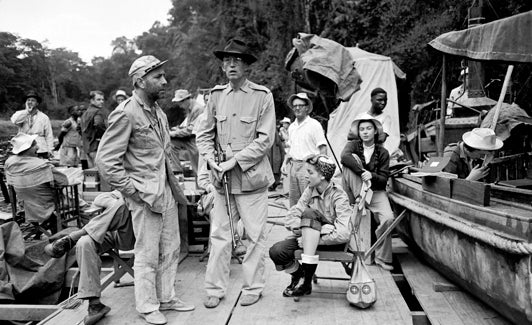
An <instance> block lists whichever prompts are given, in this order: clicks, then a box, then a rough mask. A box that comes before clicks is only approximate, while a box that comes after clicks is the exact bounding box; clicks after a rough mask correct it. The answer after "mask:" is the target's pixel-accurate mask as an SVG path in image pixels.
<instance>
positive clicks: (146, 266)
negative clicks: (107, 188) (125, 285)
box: [96, 55, 194, 324]
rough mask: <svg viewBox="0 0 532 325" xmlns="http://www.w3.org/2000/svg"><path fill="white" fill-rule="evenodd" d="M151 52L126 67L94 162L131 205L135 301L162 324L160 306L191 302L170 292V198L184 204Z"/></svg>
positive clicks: (173, 260) (175, 236)
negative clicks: (122, 89) (128, 91)
mask: <svg viewBox="0 0 532 325" xmlns="http://www.w3.org/2000/svg"><path fill="white" fill-rule="evenodd" d="M164 63H166V61H160V60H158V59H157V58H155V57H154V56H151V55H147V56H142V57H140V58H138V59H136V60H135V61H134V62H133V64H132V65H131V68H130V69H129V76H130V77H131V80H132V82H133V86H134V88H135V90H134V91H133V95H132V96H131V97H129V98H128V99H126V100H125V101H123V102H122V103H121V104H120V105H119V106H118V107H117V108H116V109H115V110H114V111H113V112H112V113H111V115H110V116H109V127H108V128H107V130H106V131H105V134H104V135H103V137H102V140H101V142H100V146H99V148H98V154H97V159H96V161H97V166H98V170H99V171H100V173H101V175H102V177H103V178H104V179H105V180H106V181H107V182H108V183H109V184H110V185H111V186H112V187H114V188H115V189H117V190H119V191H120V192H121V193H122V194H123V196H124V199H125V201H126V204H127V206H128V208H129V210H131V218H132V222H133V232H134V234H135V237H136V242H135V249H134V251H135V264H134V268H135V302H136V308H137V311H138V312H139V313H140V315H141V316H142V317H143V318H144V319H145V320H146V321H147V322H148V323H149V324H165V323H166V317H165V316H164V315H163V314H162V313H161V312H160V311H163V310H177V311H189V310H193V309H194V306H193V305H190V304H187V303H185V302H183V301H181V300H180V299H179V298H177V297H176V293H175V289H174V288H175V281H176V273H177V264H178V261H179V247H180V238H179V223H178V221H179V220H178V210H177V206H176V201H177V202H179V203H181V204H186V203H187V201H186V198H185V196H184V195H183V191H182V190H181V188H180V187H179V184H178V183H177V182H176V180H175V177H174V176H173V174H172V169H171V167H170V166H171V163H170V160H171V158H170V153H171V144H170V134H169V132H170V130H169V127H168V120H167V119H166V115H165V114H164V113H163V111H162V110H161V108H160V107H159V105H158V104H157V102H156V101H157V99H158V98H159V94H160V92H161V91H162V90H163V89H164V88H165V86H166V78H165V73H164V69H163V64H164Z"/></svg>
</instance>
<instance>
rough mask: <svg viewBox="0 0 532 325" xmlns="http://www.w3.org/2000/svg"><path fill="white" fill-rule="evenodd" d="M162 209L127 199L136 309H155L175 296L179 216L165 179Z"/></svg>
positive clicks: (148, 310)
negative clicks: (130, 220)
mask: <svg viewBox="0 0 532 325" xmlns="http://www.w3.org/2000/svg"><path fill="white" fill-rule="evenodd" d="M161 199H162V200H164V204H165V205H164V206H165V207H166V208H165V211H163V213H155V212H153V211H151V210H150V209H149V208H148V207H147V205H143V206H140V205H138V204H135V203H132V202H131V200H130V199H127V200H128V205H129V207H130V209H131V217H132V221H133V231H134V232H135V237H136V242H135V263H134V266H133V267H134V270H135V303H136V307H137V311H138V312H139V313H150V312H152V311H155V310H158V309H159V306H160V304H161V303H165V302H170V301H171V300H173V299H175V281H176V276H177V265H178V263H179V248H180V246H179V245H180V243H181V240H180V236H179V216H178V212H177V211H178V210H177V205H176V203H175V200H174V198H173V196H172V192H171V190H170V186H169V185H168V183H167V184H166V186H165V191H164V194H163V197H162V198H161Z"/></svg>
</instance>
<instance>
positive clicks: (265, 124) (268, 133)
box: [235, 92, 276, 172]
mask: <svg viewBox="0 0 532 325" xmlns="http://www.w3.org/2000/svg"><path fill="white" fill-rule="evenodd" d="M275 123H276V122H275V106H274V103H273V96H272V94H271V93H270V92H268V94H267V95H266V96H265V98H264V103H263V105H262V108H261V113H260V116H259V120H258V121H257V127H256V134H257V137H256V138H255V139H254V140H253V141H252V142H251V143H250V144H249V145H248V146H246V147H245V148H244V149H243V150H241V151H240V152H238V153H236V154H235V159H236V161H237V162H238V164H239V165H240V168H241V169H242V171H244V172H245V171H247V170H248V169H250V168H251V167H253V166H255V165H256V164H257V163H258V162H260V161H261V160H262V159H263V158H264V156H265V155H266V154H267V153H268V151H269V150H270V148H271V147H272V144H273V141H274V139H275Z"/></svg>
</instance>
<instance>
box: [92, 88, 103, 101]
mask: <svg viewBox="0 0 532 325" xmlns="http://www.w3.org/2000/svg"><path fill="white" fill-rule="evenodd" d="M96 95H101V96H105V95H104V94H103V91H101V90H91V92H90V93H89V98H90V99H94V98H96Z"/></svg>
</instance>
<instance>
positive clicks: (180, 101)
mask: <svg viewBox="0 0 532 325" xmlns="http://www.w3.org/2000/svg"><path fill="white" fill-rule="evenodd" d="M172 102H173V103H175V105H176V106H177V108H178V109H180V110H182V111H183V112H184V113H185V119H184V120H183V122H182V123H181V124H180V125H177V126H174V127H172V128H171V129H170V136H171V137H172V145H174V146H175V148H176V149H177V150H183V151H185V152H187V153H188V156H189V159H190V163H191V165H192V169H193V170H194V174H196V175H197V174H198V164H199V153H198V147H197V146H196V129H197V125H196V124H197V121H198V117H199V116H200V115H201V114H202V113H203V110H204V109H205V106H204V105H202V104H201V103H199V102H198V101H197V100H195V99H194V98H192V94H191V93H190V92H189V91H188V90H186V89H178V90H176V91H175V96H174V98H173V99H172Z"/></svg>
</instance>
